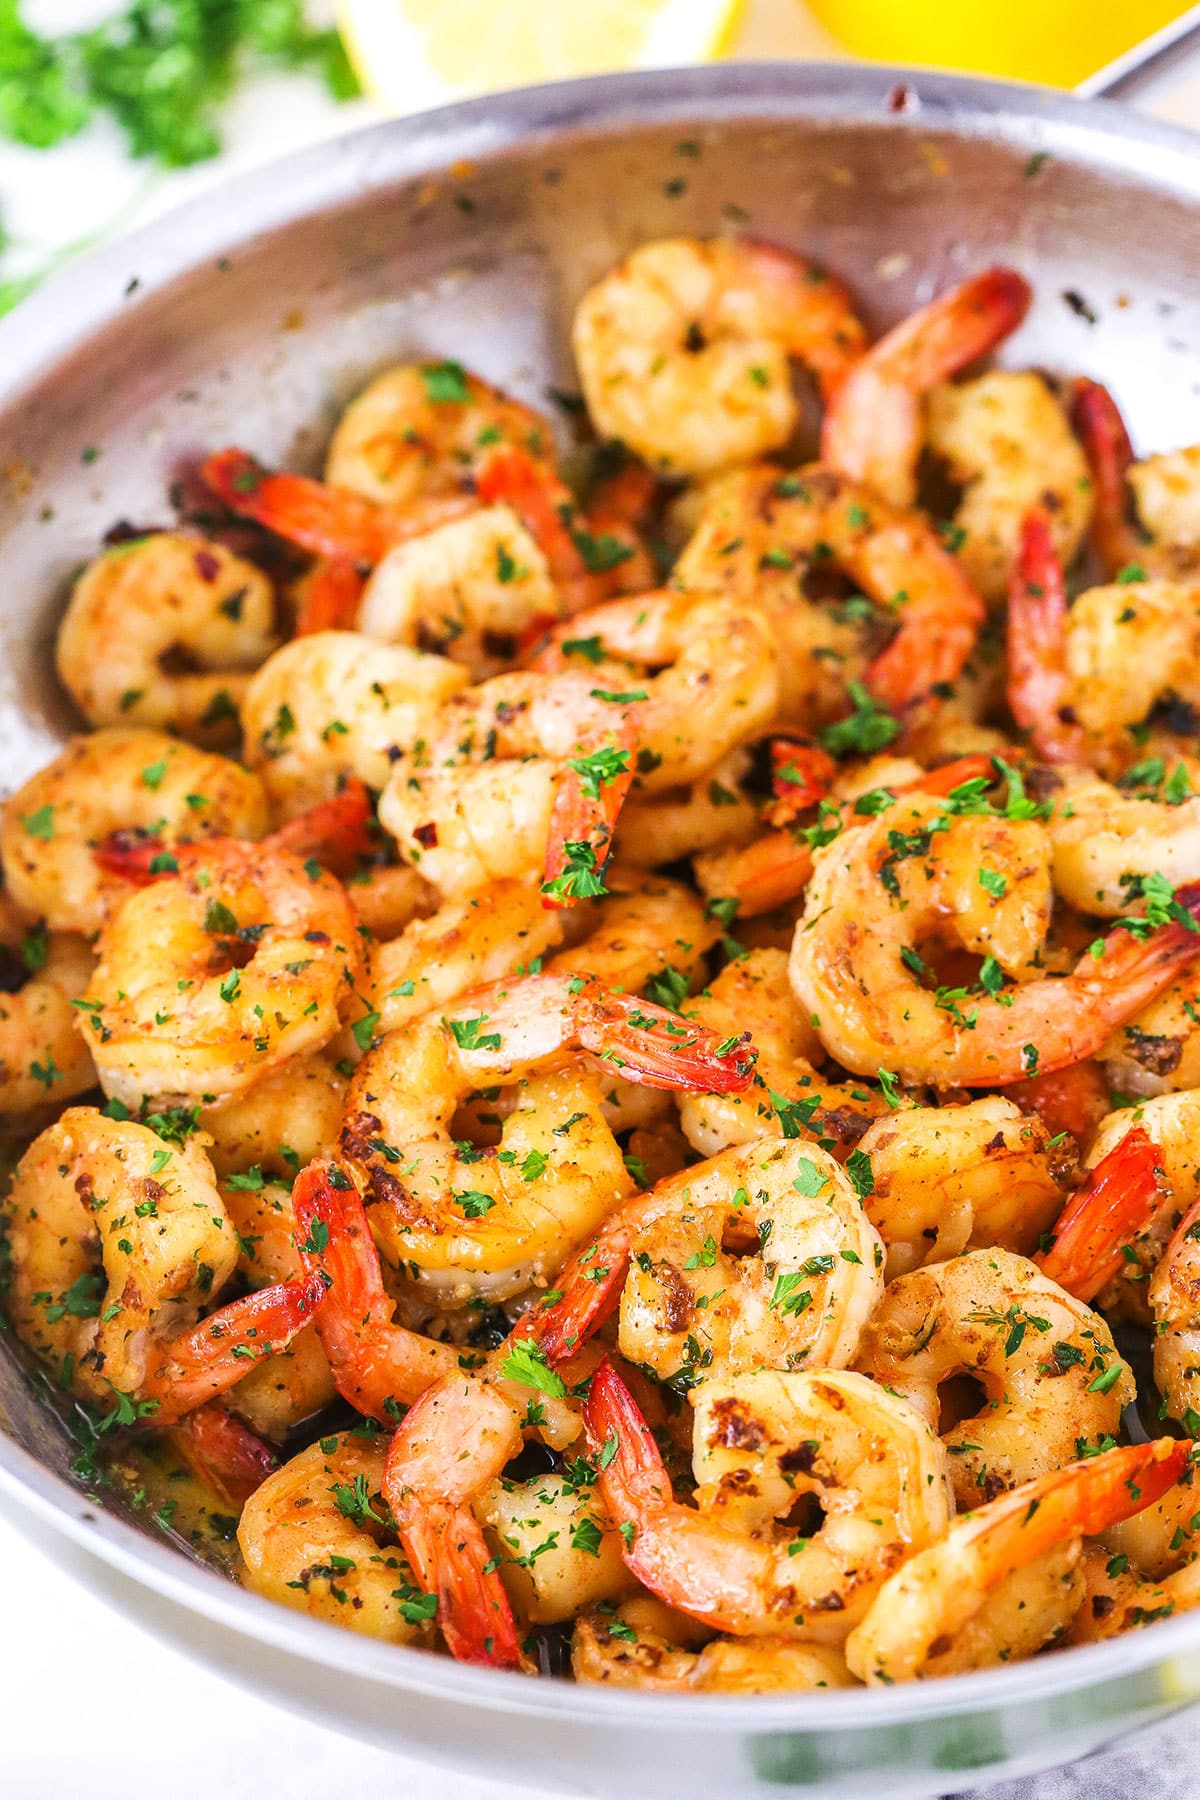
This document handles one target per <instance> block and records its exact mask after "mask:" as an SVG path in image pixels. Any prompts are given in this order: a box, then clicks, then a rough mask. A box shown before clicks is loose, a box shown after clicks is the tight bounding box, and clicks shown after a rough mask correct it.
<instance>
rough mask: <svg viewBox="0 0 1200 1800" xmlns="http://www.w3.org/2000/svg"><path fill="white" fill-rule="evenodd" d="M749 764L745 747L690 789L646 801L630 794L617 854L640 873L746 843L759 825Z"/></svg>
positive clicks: (716, 763)
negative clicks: (747, 780)
mask: <svg viewBox="0 0 1200 1800" xmlns="http://www.w3.org/2000/svg"><path fill="white" fill-rule="evenodd" d="M750 760H751V758H750V751H749V749H748V748H747V747H745V746H743V747H742V748H741V749H738V750H734V751H732V752H731V753H730V755H728V756H723V757H721V758H719V759H718V760H717V761H716V762H714V763H713V764H712V765H711V767H710V768H709V769H708V770H707V772H706V773H705V774H704V775H703V776H702V777H701V778H700V780H699V781H693V782H691V783H689V784H688V785H687V786H686V787H682V788H679V789H676V790H671V791H668V792H667V793H665V794H654V795H647V796H646V797H645V798H642V797H640V796H639V795H638V794H636V793H631V794H630V796H629V798H628V799H627V800H626V802H625V805H624V806H623V807H622V809H621V818H620V822H619V824H618V827H617V855H618V856H619V857H620V858H621V859H622V861H624V862H628V863H632V864H634V865H635V866H636V867H637V868H653V867H654V866H655V865H656V864H659V863H672V862H680V861H682V859H683V858H684V857H685V856H694V855H695V854H696V853H697V852H698V851H705V850H718V849H725V848H727V847H730V846H733V847H740V846H741V845H743V844H745V843H746V842H747V841H748V840H749V839H750V838H752V837H753V836H754V833H755V830H756V828H757V825H758V807H757V806H756V804H755V802H754V800H753V799H752V798H751V796H750V795H749V794H748V793H747V792H746V790H745V787H744V781H745V777H746V775H747V773H748V771H749V767H750Z"/></svg>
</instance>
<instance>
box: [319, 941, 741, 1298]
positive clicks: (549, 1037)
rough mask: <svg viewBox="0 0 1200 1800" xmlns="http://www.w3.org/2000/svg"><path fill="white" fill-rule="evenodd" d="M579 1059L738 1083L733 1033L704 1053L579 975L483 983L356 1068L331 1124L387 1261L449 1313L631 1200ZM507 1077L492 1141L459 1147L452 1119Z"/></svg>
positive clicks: (661, 1019)
mask: <svg viewBox="0 0 1200 1800" xmlns="http://www.w3.org/2000/svg"><path fill="white" fill-rule="evenodd" d="M583 1051H590V1052H592V1053H593V1054H594V1055H597V1056H601V1057H603V1058H604V1060H603V1062H602V1063H601V1065H600V1066H601V1068H602V1069H605V1070H607V1068H609V1067H616V1068H618V1069H619V1070H620V1071H621V1073H622V1074H623V1075H624V1076H625V1078H626V1079H631V1080H633V1081H634V1082H637V1083H640V1084H644V1085H646V1086H649V1087H661V1088H666V1089H671V1088H676V1087H679V1086H681V1085H683V1086H688V1085H708V1084H711V1085H712V1086H713V1087H716V1088H721V1087H730V1088H734V1089H736V1088H738V1087H741V1086H744V1085H745V1083H746V1081H747V1080H748V1079H749V1064H748V1061H747V1060H746V1057H745V1054H744V1045H743V1044H742V1042H741V1040H740V1039H739V1040H737V1041H736V1042H735V1043H734V1044H733V1045H731V1046H727V1045H722V1044H718V1042H717V1040H716V1038H715V1037H714V1035H713V1034H712V1033H711V1032H706V1031H703V1030H702V1029H700V1028H699V1027H685V1026H683V1025H682V1024H681V1022H680V1021H679V1020H678V1018H677V1017H676V1015H675V1014H673V1013H670V1012H667V1011H665V1010H664V1009H663V1008H661V1007H658V1006H654V1005H651V1004H650V1003H649V1002H646V1001H639V1000H637V999H635V998H632V997H629V996H625V995H617V994H610V993H608V992H607V991H606V990H605V989H604V988H602V987H601V986H600V984H599V983H598V982H595V981H593V980H590V979H586V978H584V977H581V976H575V977H568V976H566V975H527V976H525V977H523V978H518V979H517V980H514V981H511V982H508V983H496V984H494V985H493V986H492V987H490V988H479V989H476V990H475V992H474V993H472V994H469V995H467V996H466V997H465V998H463V999H460V1000H459V1001H458V1002H457V1003H456V1004H455V1006H454V1007H453V1008H452V1009H450V1010H449V1011H448V1012H447V1013H446V1014H445V1015H444V1016H440V1017H439V1016H437V1015H435V1014H433V1013H428V1014H426V1015H425V1016H424V1017H422V1018H418V1019H416V1020H415V1021H413V1022H412V1023H411V1024H410V1025H408V1026H407V1027H405V1028H404V1029H402V1030H400V1031H395V1032H392V1033H390V1034H389V1036H387V1037H386V1038H384V1039H383V1040H382V1042H381V1043H380V1044H379V1045H378V1046H377V1047H376V1048H375V1049H374V1050H373V1051H372V1052H371V1053H370V1054H369V1055H368V1056H367V1057H366V1058H365V1060H364V1061H363V1062H362V1063H361V1064H360V1065H359V1067H358V1070H357V1072H356V1074H355V1077H354V1080H353V1082H352V1083H351V1087H350V1092H349V1094H348V1096H347V1102H346V1119H345V1123H344V1126H343V1130H342V1150H343V1154H344V1155H345V1156H346V1157H347V1158H348V1159H349V1160H350V1161H351V1162H352V1163H354V1164H355V1165H356V1166H357V1167H359V1168H361V1169H362V1171H363V1173H364V1175H365V1178H366V1180H367V1182H368V1183H369V1186H370V1190H371V1193H372V1197H373V1201H374V1205H373V1228H374V1230H375V1234H376V1238H377V1240H378V1241H379V1242H380V1245H381V1247H382V1249H383V1251H384V1254H385V1256H386V1257H387V1259H388V1260H389V1261H390V1262H391V1263H392V1264H393V1266H395V1267H403V1268H405V1269H406V1270H407V1271H408V1272H409V1274H410V1275H412V1276H414V1277H416V1278H419V1279H421V1280H422V1281H424V1282H426V1283H427V1284H429V1285H430V1286H432V1287H433V1288H435V1289H439V1290H443V1291H444V1292H445V1294H446V1296H447V1298H448V1299H450V1300H451V1301H452V1302H453V1301H455V1300H457V1302H458V1303H459V1304H461V1303H462V1301H463V1300H464V1299H466V1298H468V1297H469V1296H470V1295H471V1294H472V1293H486V1294H488V1296H489V1297H491V1298H498V1297H503V1296H505V1295H507V1294H512V1293H515V1292H517V1291H518V1290H519V1289H520V1288H521V1287H525V1286H528V1284H529V1282H530V1281H531V1280H534V1279H538V1278H541V1279H545V1278H546V1277H547V1276H548V1275H549V1274H550V1273H551V1272H552V1271H553V1270H554V1269H555V1268H556V1267H557V1266H558V1264H559V1263H560V1262H561V1261H562V1259H563V1257H564V1256H565V1255H566V1254H567V1253H568V1252H569V1251H570V1250H571V1248H572V1247H573V1246H574V1245H575V1244H577V1243H579V1242H581V1241H582V1240H583V1239H584V1238H585V1237H586V1236H587V1234H588V1233H589V1232H590V1231H592V1230H594V1229H595V1227H596V1226H597V1225H598V1223H599V1222H600V1220H601V1218H602V1217H603V1216H604V1213H605V1211H606V1210H607V1209H608V1207H609V1206H611V1204H612V1201H613V1199H614V1197H620V1196H623V1195H624V1194H627V1193H628V1192H629V1191H630V1182H629V1178H628V1176H627V1175H626V1173H625V1169H624V1164H623V1162H622V1159H621V1152H620V1149H619V1147H618V1145H617V1142H616V1140H615V1138H614V1137H613V1136H612V1133H611V1132H610V1131H609V1129H608V1127H607V1125H606V1124H605V1122H604V1117H603V1113H602V1111H601V1082H600V1077H599V1075H598V1073H596V1072H595V1071H594V1068H593V1069H589V1068H588V1067H586V1066H585V1065H584V1064H582V1063H581V1062H580V1061H579V1053H580V1052H583ZM514 1084H517V1085H518V1087H519V1089H520V1091H519V1095H518V1103H517V1106H516V1107H515V1109H514V1110H513V1111H511V1112H510V1113H509V1115H508V1117H507V1118H506V1119H505V1121H504V1125H503V1128H502V1132H501V1142H500V1145H499V1147H498V1148H496V1149H489V1150H482V1151H480V1150H477V1149H474V1148H472V1147H471V1146H470V1145H466V1146H465V1147H464V1146H460V1145H459V1144H458V1143H457V1142H456V1140H455V1139H454V1137H453V1135H452V1126H453V1120H454V1116H455V1113H456V1112H457V1110H458V1108H459V1107H460V1105H461V1104H462V1102H463V1101H464V1100H465V1099H466V1098H467V1097H468V1095H469V1094H471V1093H472V1092H473V1091H475V1090H477V1089H479V1088H481V1087H487V1088H491V1087H496V1086H504V1085H508V1086H512V1085H514Z"/></svg>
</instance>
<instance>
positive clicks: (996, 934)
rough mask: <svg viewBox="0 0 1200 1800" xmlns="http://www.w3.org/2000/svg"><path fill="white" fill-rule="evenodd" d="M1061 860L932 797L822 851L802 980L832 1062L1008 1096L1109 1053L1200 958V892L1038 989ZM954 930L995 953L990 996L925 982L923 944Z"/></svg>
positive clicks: (984, 986) (1001, 823)
mask: <svg viewBox="0 0 1200 1800" xmlns="http://www.w3.org/2000/svg"><path fill="white" fill-rule="evenodd" d="M1049 851H1050V845H1049V839H1048V837H1047V835H1046V832H1045V830H1044V828H1043V827H1042V826H1041V825H1039V824H1038V823H1037V822H1036V821H1035V820H1033V819H1021V818H1013V819H1008V818H1004V817H1002V816H999V815H995V814H992V813H991V812H989V813H987V814H984V815H980V816H964V815H961V814H953V813H947V812H946V811H945V810H944V808H943V807H942V806H940V805H939V803H938V802H937V801H936V800H935V799H932V798H930V799H927V798H925V797H923V796H920V795H917V796H914V797H912V798H911V799H905V800H904V801H903V802H902V803H900V804H897V805H895V806H892V807H890V808H889V809H888V810H887V811H886V812H884V813H883V814H881V815H880V816H879V817H878V818H876V819H873V820H871V821H869V822H868V823H866V824H864V825H858V826H854V827H852V828H850V829H848V830H843V831H842V833H841V835H840V836H839V837H838V838H837V839H836V840H835V841H834V842H833V843H831V844H830V845H829V846H828V847H827V848H826V849H824V850H820V851H818V852H817V854H816V858H815V863H816V867H815V870H814V873H813V877H812V880H811V881H810V882H809V885H808V889H807V893H806V896H805V908H804V916H803V918H802V919H801V921H800V923H799V924H798V925H797V927H796V936H795V940H794V942H793V945H792V955H791V963H790V968H789V972H790V975H791V981H792V988H793V991H794V992H795V995H796V998H797V1000H798V1001H799V1003H800V1005H801V1007H802V1008H803V1009H804V1010H805V1011H806V1012H808V1013H810V1014H812V1015H813V1016H814V1017H815V1018H816V1020H817V1021H818V1023H817V1026H816V1030H817V1032H818V1034H819V1036H820V1038H821V1041H822V1043H823V1044H824V1045H825V1048H826V1050H827V1051H828V1052H829V1054H830V1055H831V1056H834V1057H836V1058H837V1060H838V1062H840V1063H841V1064H843V1066H844V1067H846V1068H848V1069H852V1070H855V1071H857V1072H858V1073H860V1074H870V1073H873V1072H874V1071H875V1070H876V1069H878V1068H880V1067H883V1068H889V1069H893V1070H895V1071H896V1073H898V1074H899V1076H900V1078H901V1079H902V1080H904V1081H918V1082H919V1081H932V1082H934V1083H935V1084H937V1085H940V1086H943V1087H947V1086H951V1085H953V1084H955V1083H958V1084H962V1085H964V1086H967V1087H986V1086H993V1085H994V1086H1002V1085H1005V1084H1007V1083H1009V1082H1014V1081H1019V1080H1021V1078H1022V1077H1023V1076H1028V1075H1033V1074H1037V1073H1045V1072H1047V1071H1049V1070H1053V1069H1057V1068H1061V1067H1063V1066H1064V1065H1066V1064H1068V1063H1074V1062H1080V1061H1082V1060H1083V1059H1084V1058H1085V1057H1088V1056H1094V1055H1095V1054H1096V1053H1097V1051H1099V1050H1100V1049H1101V1048H1102V1047H1103V1045H1104V1043H1105V1042H1106V1040H1107V1039H1108V1037H1109V1035H1110V1033H1111V1032H1112V1030H1113V1028H1114V1026H1116V1025H1118V1024H1120V1023H1122V1022H1123V1021H1124V1020H1125V1019H1128V1018H1130V1017H1132V1016H1133V1015H1134V1014H1135V1013H1136V1012H1137V1011H1138V1010H1139V1008H1141V1007H1143V1006H1145V1005H1146V1003H1147V1002H1148V1001H1150V1000H1152V999H1153V998H1154V997H1155V996H1156V995H1157V994H1159V993H1161V992H1162V991H1163V990H1164V989H1165V988H1166V987H1167V986H1168V985H1169V983H1170V981H1171V979H1172V977H1173V975H1175V974H1176V973H1178V971H1179V969H1180V968H1181V967H1183V966H1184V965H1186V964H1187V963H1189V962H1191V961H1192V959H1193V958H1194V957H1195V956H1196V955H1197V954H1200V935H1198V934H1197V932H1196V930H1195V926H1194V918H1193V913H1192V911H1191V909H1192V908H1194V909H1195V912H1196V915H1200V891H1197V890H1196V889H1193V888H1181V889H1180V890H1179V894H1178V895H1177V896H1176V897H1175V898H1174V900H1173V901H1172V907H1173V909H1174V910H1172V912H1171V913H1170V915H1169V916H1170V923H1168V924H1164V925H1161V926H1159V927H1158V928H1157V929H1155V930H1153V931H1151V932H1150V933H1149V935H1148V936H1146V937H1145V939H1144V941H1142V939H1141V938H1140V936H1139V935H1136V934H1135V933H1134V932H1131V931H1126V930H1124V929H1122V928H1121V927H1117V928H1115V929H1114V930H1113V931H1112V932H1111V933H1110V934H1109V936H1108V937H1107V938H1104V939H1101V940H1098V943H1099V949H1098V951H1096V950H1089V951H1087V952H1085V954H1084V955H1083V956H1082V957H1081V958H1080V960H1079V961H1078V962H1077V963H1076V965H1075V967H1074V969H1073V970H1072V971H1071V973H1070V974H1069V975H1067V976H1066V977H1065V978H1063V979H1061V980H1060V979H1055V978H1052V977H1036V978H1034V979H1022V977H1028V976H1029V975H1030V974H1032V973H1033V971H1034V970H1035V969H1036V964H1037V955H1038V951H1039V949H1040V945H1041V941H1042V939H1043V938H1044V936H1045V933H1046V929H1047V926H1048V924H1049V910H1050V879H1049V875H1050V854H1049ZM1183 918H1186V919H1187V923H1186V924H1185V923H1183V922H1181V920H1182V919H1183ZM947 935H949V936H950V938H951V941H952V942H953V941H955V940H956V941H957V942H958V943H959V944H960V945H961V946H962V947H963V948H965V949H967V950H969V951H971V952H972V953H973V954H975V955H979V956H983V957H984V959H985V960H984V963H983V964H982V966H981V968H980V981H979V984H978V987H977V989H973V990H964V989H962V988H947V987H945V986H941V987H938V988H936V991H933V990H931V989H930V988H928V987H926V986H924V985H923V978H922V976H921V975H919V974H918V973H917V972H916V971H917V969H918V968H919V967H921V966H923V959H922V957H921V944H922V940H923V939H925V938H927V937H928V938H942V939H944V938H945V937H946V936H947ZM1006 974H1008V975H1011V976H1014V977H1017V980H1016V982H1015V985H1012V986H1007V985H1006V983H1005V981H1004V976H1005V975H1006Z"/></svg>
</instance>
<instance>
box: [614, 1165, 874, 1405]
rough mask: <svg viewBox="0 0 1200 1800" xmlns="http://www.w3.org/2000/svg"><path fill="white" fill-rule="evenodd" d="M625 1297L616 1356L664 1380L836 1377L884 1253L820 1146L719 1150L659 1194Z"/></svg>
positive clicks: (854, 1341)
mask: <svg viewBox="0 0 1200 1800" xmlns="http://www.w3.org/2000/svg"><path fill="white" fill-rule="evenodd" d="M655 1199H656V1202H657V1204H656V1206H655V1207H654V1209H653V1210H652V1211H651V1212H650V1213H649V1216H647V1217H646V1218H645V1219H644V1222H643V1223H642V1225H641V1228H640V1229H639V1230H638V1232H637V1233H636V1235H635V1236H634V1239H633V1244H632V1248H631V1252H630V1267H629V1274H628V1276H627V1277H626V1281H625V1287H624V1291H623V1293H622V1295H621V1313H620V1329H619V1332H618V1337H617V1342H618V1344H619V1346H620V1350H621V1354H622V1355H623V1356H626V1357H628V1359H629V1361H630V1362H632V1363H636V1364H637V1365H638V1366H639V1367H640V1368H642V1369H646V1370H649V1371H650V1372H652V1373H653V1374H654V1375H655V1376H656V1377H657V1378H658V1379H659V1380H660V1381H667V1380H670V1379H672V1378H678V1377H679V1376H680V1375H681V1374H682V1375H685V1376H687V1377H688V1378H689V1379H690V1380H692V1381H696V1380H701V1379H702V1380H704V1381H706V1382H707V1381H708V1380H710V1379H717V1380H731V1379H736V1378H737V1377H738V1376H740V1375H743V1374H746V1373H747V1372H748V1371H750V1370H752V1369H761V1368H769V1369H803V1368H813V1369H843V1368H845V1367H846V1366H847V1365H848V1364H849V1363H851V1362H853V1360H854V1358H855V1355H856V1354H857V1350H858V1342H859V1338H860V1335H861V1333H862V1330H863V1328H864V1326H865V1325H866V1322H867V1320H868V1318H869V1317H870V1315H871V1313H872V1311H873V1310H874V1308H875V1306H876V1305H877V1304H878V1301H879V1298H880V1296H881V1294H882V1293H883V1246H882V1244H881V1243H880V1241H879V1237H878V1234H877V1233H876V1231H875V1229H874V1227H873V1226H872V1224H871V1222H870V1220H869V1219H868V1218H867V1217H866V1214H865V1213H864V1212H863V1205H862V1200H861V1198H860V1196H859V1194H858V1192H856V1190H855V1187H854V1185H853V1184H852V1182H851V1180H850V1178H849V1177H848V1176H847V1174H846V1173H845V1171H844V1170H843V1169H841V1168H839V1166H838V1164H837V1163H836V1162H835V1161H834V1160H833V1158H832V1157H831V1156H830V1155H829V1154H828V1152H827V1151H825V1150H822V1149H820V1148H819V1147H818V1146H817V1145H816V1144H808V1143H778V1142H772V1141H770V1140H769V1139H768V1140H767V1141H765V1142H760V1143H757V1144H748V1145H743V1146H739V1147H738V1148H736V1149H733V1150H726V1151H725V1152H723V1154H722V1155H720V1156H715V1157H712V1158H711V1159H710V1160H709V1161H708V1162H704V1163H697V1164H695V1165H694V1166H693V1167H691V1168H688V1169H683V1170H681V1171H680V1173H679V1174H678V1175H676V1176H675V1177H673V1178H672V1179H671V1180H669V1181H665V1182H660V1183H659V1185H658V1187H657V1188H656V1189H655Z"/></svg>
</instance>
